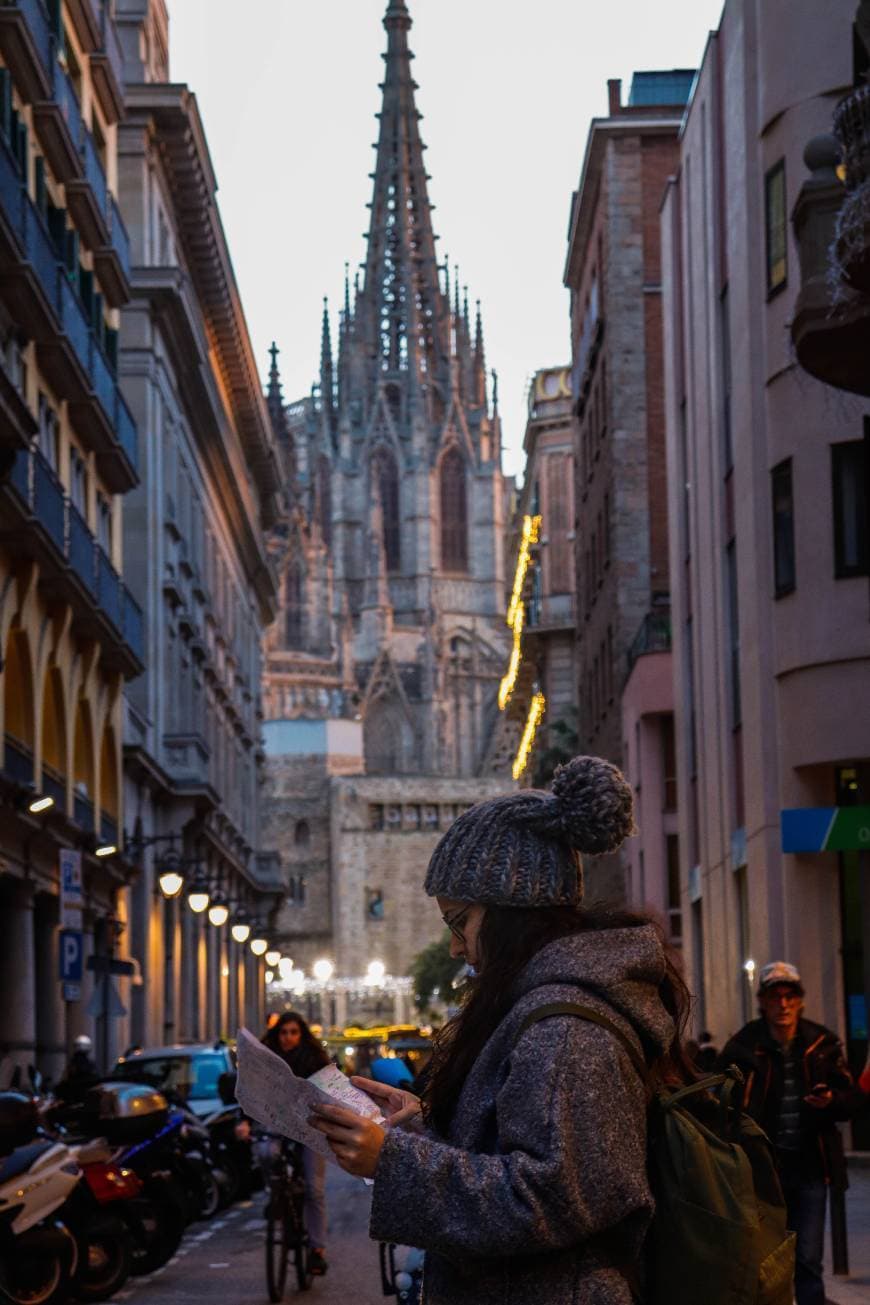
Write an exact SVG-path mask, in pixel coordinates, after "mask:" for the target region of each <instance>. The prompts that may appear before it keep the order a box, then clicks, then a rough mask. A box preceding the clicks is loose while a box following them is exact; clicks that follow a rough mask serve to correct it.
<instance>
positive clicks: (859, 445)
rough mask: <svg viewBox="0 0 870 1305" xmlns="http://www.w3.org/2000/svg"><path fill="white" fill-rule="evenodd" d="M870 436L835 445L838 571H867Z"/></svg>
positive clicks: (833, 474)
mask: <svg viewBox="0 0 870 1305" xmlns="http://www.w3.org/2000/svg"><path fill="white" fill-rule="evenodd" d="M868 465H870V464H868V458H867V440H866V438H865V439H863V440H849V442H848V443H846V444H834V445H832V446H831V480H832V490H833V500H834V575H835V577H836V579H838V580H842V579H845V578H846V577H848V576H855V575H867V572H868V564H870V557H868V544H867V502H868V498H870V494H868V489H867V475H868Z"/></svg>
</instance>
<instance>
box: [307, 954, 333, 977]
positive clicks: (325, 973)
mask: <svg viewBox="0 0 870 1305" xmlns="http://www.w3.org/2000/svg"><path fill="white" fill-rule="evenodd" d="M334 969H335V966H334V965H333V963H332V961H328V960H327V959H326V957H325V956H322V957H321V958H320V960H319V961H315V962H314V965H313V967H312V970H311V973H312V974H313V975H314V977H315V979H317V981H318V983H329V980H330V979H331V978H332V973H333V970H334Z"/></svg>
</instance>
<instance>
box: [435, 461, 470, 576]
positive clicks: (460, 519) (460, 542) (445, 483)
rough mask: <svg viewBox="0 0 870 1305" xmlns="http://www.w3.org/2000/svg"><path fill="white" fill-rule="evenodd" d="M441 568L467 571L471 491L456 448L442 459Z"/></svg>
mask: <svg viewBox="0 0 870 1305" xmlns="http://www.w3.org/2000/svg"><path fill="white" fill-rule="evenodd" d="M440 478H441V568H442V570H444V571H467V570H468V490H467V486H466V477H465V459H464V458H463V456H462V454H461V453H460V452H459V449H457V448H456V447H455V446H454V447H453V448H451V449H448V450H447V452H446V453H445V454H444V457H443V458H442V459H441V476H440Z"/></svg>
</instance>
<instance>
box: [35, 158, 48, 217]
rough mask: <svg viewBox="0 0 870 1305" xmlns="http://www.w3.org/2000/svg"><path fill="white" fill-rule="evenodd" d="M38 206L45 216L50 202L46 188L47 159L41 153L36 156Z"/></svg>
mask: <svg viewBox="0 0 870 1305" xmlns="http://www.w3.org/2000/svg"><path fill="white" fill-rule="evenodd" d="M35 162H36V207H37V208H38V209H39V211H40V213H41V214H42V216H43V217H45V214H46V205H47V204H48V192H47V191H46V188H45V159H44V158H43V157H42V155H41V154H37V156H36V160H35Z"/></svg>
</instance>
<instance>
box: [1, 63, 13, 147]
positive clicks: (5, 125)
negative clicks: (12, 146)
mask: <svg viewBox="0 0 870 1305" xmlns="http://www.w3.org/2000/svg"><path fill="white" fill-rule="evenodd" d="M0 131H2V133H3V135H4V136H5V137H6V139H7V140H11V138H12V136H11V133H12V78H11V77H10V75H9V69H8V68H0Z"/></svg>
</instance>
